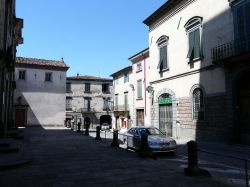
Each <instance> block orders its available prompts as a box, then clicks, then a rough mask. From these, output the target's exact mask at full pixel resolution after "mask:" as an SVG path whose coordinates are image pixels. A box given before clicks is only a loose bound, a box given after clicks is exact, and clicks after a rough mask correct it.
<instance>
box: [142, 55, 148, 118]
mask: <svg viewBox="0 0 250 187" xmlns="http://www.w3.org/2000/svg"><path fill="white" fill-rule="evenodd" d="M142 56H143V63H144V108H145V110H144V113H145V116H147V102H146V101H147V97H146V60H145V57H146V56H145V55H144V54H143V55H142ZM144 120H145V119H144ZM144 123H145V122H144Z"/></svg>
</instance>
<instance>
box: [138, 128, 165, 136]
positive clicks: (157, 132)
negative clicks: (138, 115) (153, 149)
mask: <svg viewBox="0 0 250 187" xmlns="http://www.w3.org/2000/svg"><path fill="white" fill-rule="evenodd" d="M139 132H140V134H142V133H147V134H148V135H163V134H162V132H161V131H160V130H159V129H156V128H141V129H139Z"/></svg>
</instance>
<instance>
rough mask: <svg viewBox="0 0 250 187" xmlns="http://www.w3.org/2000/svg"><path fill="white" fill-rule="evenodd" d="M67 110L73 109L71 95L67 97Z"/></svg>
mask: <svg viewBox="0 0 250 187" xmlns="http://www.w3.org/2000/svg"><path fill="white" fill-rule="evenodd" d="M66 110H67V111H71V110H72V98H71V97H67V98H66Z"/></svg>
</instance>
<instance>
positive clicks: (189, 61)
mask: <svg viewBox="0 0 250 187" xmlns="http://www.w3.org/2000/svg"><path fill="white" fill-rule="evenodd" d="M203 59H204V57H198V58H195V59H193V60H190V59H188V64H192V63H195V62H198V61H202V60H203Z"/></svg>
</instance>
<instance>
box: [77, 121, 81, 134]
mask: <svg viewBox="0 0 250 187" xmlns="http://www.w3.org/2000/svg"><path fill="white" fill-rule="evenodd" d="M77 132H81V123H80V122H78V123H77Z"/></svg>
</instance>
